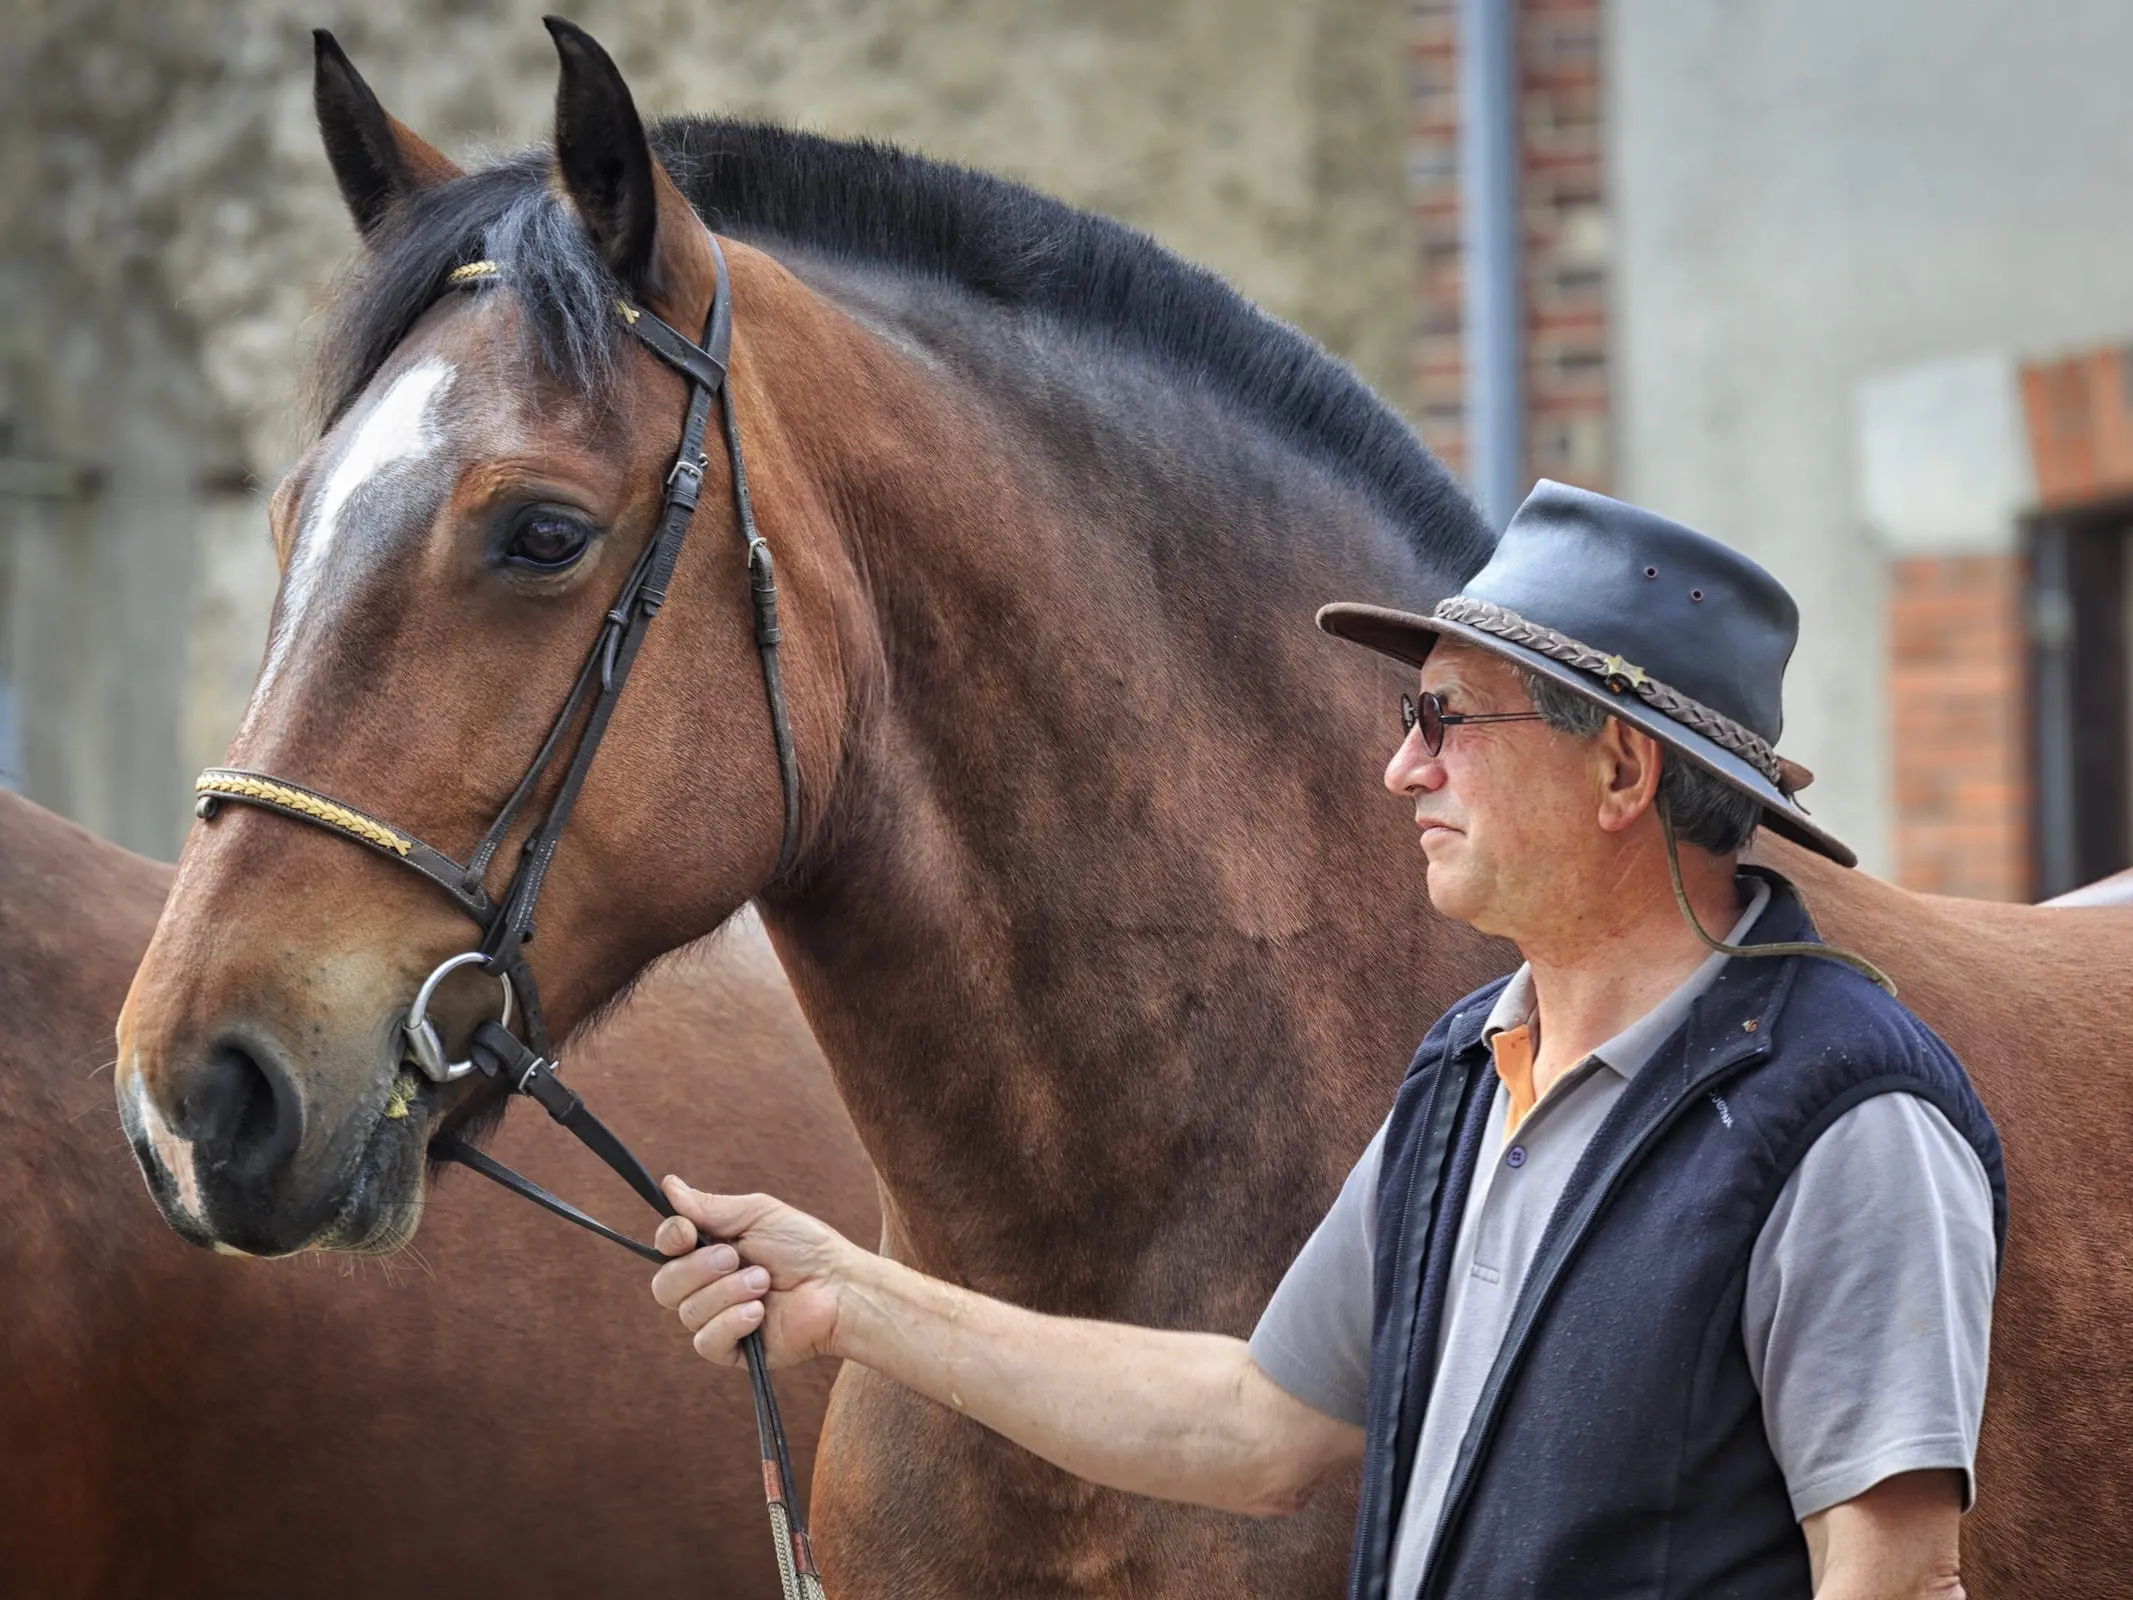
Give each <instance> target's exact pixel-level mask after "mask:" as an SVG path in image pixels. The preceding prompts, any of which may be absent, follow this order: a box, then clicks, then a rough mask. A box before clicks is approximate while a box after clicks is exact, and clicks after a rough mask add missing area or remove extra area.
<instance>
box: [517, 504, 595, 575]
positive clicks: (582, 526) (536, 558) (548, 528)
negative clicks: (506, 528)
mask: <svg viewBox="0 0 2133 1600" xmlns="http://www.w3.org/2000/svg"><path fill="white" fill-rule="evenodd" d="M592 532H593V531H592V529H591V527H589V526H588V525H587V524H586V523H585V522H583V521H581V520H580V519H579V518H577V517H574V516H571V515H570V514H569V513H567V512H563V511H557V510H555V509H554V508H553V507H549V506H532V507H529V508H528V509H527V510H525V511H523V512H521V513H520V514H519V517H518V520H517V521H516V522H514V523H513V524H512V525H511V532H510V536H509V537H508V538H506V539H505V541H504V559H505V560H506V561H510V562H513V563H515V564H516V565H518V566H522V567H534V568H537V569H539V570H540V571H542V572H555V571H558V570H560V569H561V568H564V567H567V566H569V565H570V564H571V563H572V562H574V561H576V560H577V559H578V557H580V556H582V555H583V554H585V547H586V546H587V545H588V544H590V543H591V542H592Z"/></svg>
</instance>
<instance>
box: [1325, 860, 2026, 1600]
mask: <svg viewBox="0 0 2133 1600" xmlns="http://www.w3.org/2000/svg"><path fill="white" fill-rule="evenodd" d="M1774 887H1775V892H1774V893H1773V895H1772V898H1771V902H1770V906H1769V909H1768V910H1766V911H1765V912H1764V913H1763V915H1762V917H1761V918H1760V919H1759V921H1758V922H1757V925H1756V928H1755V931H1754V933H1753V934H1752V935H1751V937H1750V940H1749V942H1750V943H1752V944H1771V943H1778V942H1780V941H1786V940H1795V939H1811V938H1813V937H1814V936H1815V935H1814V928H1813V924H1812V923H1811V922H1810V921H1809V920H1808V917H1807V913H1806V911H1805V909H1804V908H1803V907H1802V906H1801V904H1800V902H1799V899H1798V897H1797V896H1796V895H1795V894H1794V893H1793V892H1792V889H1791V886H1790V885H1788V884H1785V883H1784V882H1783V881H1782V880H1778V881H1777V882H1776V884H1775V886H1774ZM1501 988H1502V984H1501V983H1500V982H1499V983H1497V984H1493V985H1491V986H1490V987H1488V988H1486V989H1483V990H1481V991H1479V992H1478V993H1476V994H1474V995H1471V996H1469V997H1468V998H1467V999H1466V1000H1464V1001H1462V1002H1461V1003H1460V1004H1459V1005H1458V1006H1456V1007H1454V1008H1453V1010H1452V1011H1451V1012H1450V1013H1449V1014H1448V1015H1447V1016H1446V1017H1445V1018H1444V1019H1443V1020H1442V1021H1440V1022H1439V1023H1438V1024H1437V1026H1436V1027H1434V1028H1433V1029H1431V1030H1430V1033H1429V1037H1428V1038H1426V1039H1424V1040H1423V1042H1422V1048H1421V1049H1420V1051H1419V1052H1417V1054H1416V1056H1415V1060H1414V1064H1413V1066H1412V1067H1411V1068H1410V1069H1409V1071H1408V1076H1407V1079H1406V1082H1405V1083H1403V1084H1402V1085H1401V1089H1400V1094H1399V1098H1398V1100H1397V1101H1396V1103H1395V1105H1394V1109H1393V1114H1392V1120H1391V1122H1390V1124H1389V1126H1388V1129H1387V1133H1386V1139H1385V1149H1384V1160H1383V1164H1382V1166H1381V1167H1380V1169H1379V1177H1378V1213H1377V1214H1378V1236H1377V1254H1376V1283H1375V1284H1374V1286H1373V1307H1374V1309H1373V1329H1372V1339H1371V1370H1370V1404H1369V1416H1368V1424H1367V1426H1368V1442H1367V1445H1366V1448H1365V1455H1364V1476H1363V1491H1362V1500H1361V1505H1360V1508H1359V1512H1358V1517H1357V1524H1356V1546H1355V1562H1354V1569H1353V1573H1352V1576H1351V1580H1350V1594H1351V1596H1352V1597H1353V1600H1387V1594H1386V1588H1387V1579H1388V1575H1389V1572H1390V1569H1391V1564H1392V1550H1393V1531H1394V1522H1395V1519H1396V1518H1397V1517H1398V1515H1399V1511H1400V1508H1401V1506H1402V1505H1403V1503H1404V1502H1405V1500H1406V1496H1407V1484H1408V1479H1409V1477H1410V1475H1411V1474H1412V1471H1413V1467H1414V1454H1415V1445H1416V1441H1417V1439H1418V1438H1419V1436H1420V1433H1421V1427H1422V1417H1423V1412H1424V1410H1425V1408H1426V1407H1427V1406H1428V1404H1429V1387H1430V1375H1431V1373H1432V1372H1433V1370H1434V1368H1435V1352H1436V1348H1437V1340H1438V1334H1439V1329H1440V1327H1441V1323H1442V1317H1443V1312H1444V1305H1445V1296H1446V1288H1447V1281H1446V1280H1447V1276H1448V1273H1449V1269H1450V1262H1451V1257H1452V1251H1453V1244H1454V1242H1455V1241H1456V1239H1457V1238H1458V1234H1459V1223H1460V1218H1461V1215H1462V1213H1463V1210H1464V1207H1465V1199H1466V1195H1467V1191H1468V1189H1469V1187H1470V1186H1471V1184H1472V1181H1473V1177H1474V1169H1475V1164H1476V1162H1477V1161H1478V1160H1479V1159H1480V1156H1481V1144H1482V1141H1483V1137H1484V1134H1485V1131H1486V1126H1487V1122H1488V1116H1489V1106H1490V1101H1491V1099H1492V1097H1493V1095H1494V1092H1495V1088H1496V1077H1495V1073H1494V1070H1493V1068H1492V1066H1491V1064H1490V1061H1489V1054H1488V1047H1487V1046H1486V1044H1484V1043H1483V1041H1482V1037H1481V1029H1482V1024H1483V1022H1484V1021H1485V1020H1486V1019H1487V1017H1488V1014H1489V1007H1490V1005H1491V1004H1492V1003H1493V1002H1494V1000H1495V998H1496V994H1497V992H1498V991H1499V990H1500V989H1501ZM1893 1091H1903V1092H1907V1093H1910V1094H1915V1095H1918V1096H1920V1097H1921V1098H1922V1099H1924V1100H1926V1101H1928V1102H1930V1103H1931V1104H1932V1105H1934V1106H1936V1107H1938V1108H1939V1109H1940V1111H1941V1112H1942V1113H1943V1114H1944V1115H1945V1116H1946V1117H1947V1118H1948V1120H1949V1122H1950V1123H1951V1124H1952V1125H1953V1126H1954V1127H1955V1129H1956V1131H1957V1132H1958V1133H1960V1134H1961V1135H1962V1136H1963V1137H1964V1138H1965V1139H1967V1140H1968V1141H1969V1142H1970V1144H1971V1145H1972V1147H1973V1148H1975V1149H1976V1151H1977V1153H1978V1157H1979V1159H1980V1160H1981V1161H1982V1162H1983V1163H1984V1167H1985V1172H1986V1176H1987V1177H1988V1178H1989V1179H1990V1181H1991V1184H1992V1196H1993V1212H1994V1224H1995V1227H1996V1229H1997V1230H1998V1236H1999V1239H2000V1241H2001V1243H2002V1244H2003V1245H2004V1243H2005V1238H2006V1217H2007V1190H2006V1184H2005V1180H2004V1178H2003V1176H2002V1173H2001V1166H2000V1145H1999V1139H1998V1137H1997V1136H1996V1135H1995V1133H1994V1132H1993V1128H1992V1123H1991V1120H1990V1119H1989V1118H1988V1117H1987V1116H1986V1114H1985V1109H1984V1107H1983V1106H1982V1105H1980V1104H1979V1103H1978V1099H1977V1096H1976V1094H1975V1093H1974V1092H1973V1091H1972V1089H1971V1087H1970V1082H1969V1079H1968V1078H1967V1077H1965V1076H1964V1073H1963V1069H1962V1067H1961V1066H1960V1065H1959V1064H1958V1063H1957V1061H1956V1059H1955V1057H1954V1055H1953V1054H1951V1053H1950V1051H1949V1050H1948V1048H1947V1046H1946V1045H1944V1044H1942V1043H1941V1041H1940V1040H1939V1039H1938V1038H1937V1037H1935V1036H1934V1034H1933V1033H1932V1032H1931V1031H1930V1030H1929V1029H1928V1028H1927V1027H1926V1026H1925V1024H1924V1023H1922V1022H1920V1021H1919V1020H1918V1019H1917V1018H1916V1017H1914V1016H1912V1015H1911V1013H1910V1012H1909V1011H1907V1010H1905V1009H1904V1008H1903V1007H1902V1006H1901V1005H1899V1004H1897V1003H1896V1002H1895V1001H1893V1000H1891V999H1889V998H1888V997H1887V996H1886V995H1884V994H1883V993H1882V992H1881V991H1880V990H1879V989H1877V988H1875V987H1874V985H1873V984H1871V983H1870V982H1868V981H1867V980H1866V979H1865V978H1863V977H1861V976H1860V975H1859V974H1858V973H1856V972H1854V971H1852V970H1851V969H1850V968H1848V967H1845V966H1842V965H1840V964H1839V963H1837V962H1834V961H1826V960H1821V959H1817V958H1813V957H1798V956H1795V957H1789V958H1769V959H1762V960H1745V961H1744V960H1735V961H1733V962H1731V963H1729V964H1728V966H1727V967H1726V969H1725V972H1724V974H1723V976H1722V978H1721V981H1720V982H1719V983H1717V984H1716V985H1714V986H1713V987H1712V989H1711V990H1710V991H1708V992H1707V993H1706V994H1705V995H1704V996H1703V997H1702V998H1701V999H1699V1000H1698V1001H1697V1002H1696V1004H1695V1006H1694V1007H1693V1009H1692V1010H1691V1012H1690V1015H1689V1018H1688V1020H1687V1022H1686V1023H1684V1025H1683V1026H1682V1028H1681V1029H1680V1031H1679V1032H1677V1033H1676V1034H1675V1035H1674V1036H1673V1037H1672V1038H1671V1039H1670V1040H1668V1041H1667V1043H1665V1044H1664V1045H1662V1046H1661V1047H1660V1048H1659V1050H1658V1051H1657V1052H1656V1053H1655V1054H1654V1055H1653V1056H1652V1058H1651V1060H1650V1062H1649V1063H1648V1064H1647V1065H1646V1066H1645V1067H1644V1069H1643V1070H1642V1071H1641V1072H1639V1073H1638V1074H1637V1076H1636V1077H1635V1078H1634V1079H1633V1080H1632V1081H1631V1083H1630V1085H1629V1086H1628V1088H1627V1089H1626V1090H1625V1091H1624V1092H1623V1094H1622V1096H1621V1098H1620V1099H1619V1100H1618V1101H1617V1102H1616V1104H1615V1106H1614V1108H1613V1110H1612V1111H1610V1112H1609V1114H1608V1117H1607V1120H1606V1121H1605V1122H1603V1123H1602V1124H1601V1126H1600V1128H1599V1130H1598V1132H1597V1133H1595V1135H1594V1136H1593V1141H1592V1144H1591V1146H1590V1147H1589V1148H1588V1149H1587V1150H1586V1152H1585V1154H1584V1156H1583V1157H1582V1158H1581V1160H1580V1162H1579V1165H1578V1168H1577V1170H1576V1172H1575V1173H1574V1174H1573V1176H1572V1178H1571V1180H1570V1185H1569V1187H1568V1189H1567V1190H1565V1192H1564V1194H1563V1198H1562V1201H1561V1203H1560V1204H1559V1205H1558V1207H1557V1209H1556V1212H1555V1215H1554V1216H1553V1217H1552V1218H1550V1220H1549V1223H1548V1227H1547V1230H1546V1233H1545V1234H1544V1236H1543V1238H1542V1240H1541V1244H1540V1247H1539V1251H1538V1253H1537V1254H1536V1256H1535V1258H1534V1262H1533V1266H1532V1269H1531V1271H1530V1273H1529V1274H1528V1276H1527V1279H1526V1282H1525V1285H1524V1287H1523V1288H1522V1290H1521V1291H1520V1294H1519V1299H1518V1304H1517V1307H1516V1309H1515V1310H1514V1312H1513V1314H1512V1319H1511V1325H1510V1327H1509V1329H1508V1330H1507V1332H1506V1334H1505V1337H1504V1344H1503V1347H1502V1349H1501V1350H1500V1351H1499V1352H1498V1355H1497V1358H1496V1364H1495V1366H1494V1368H1493V1370H1492V1371H1491V1373H1490V1376H1489V1379H1488V1382H1487V1384H1486V1385H1485V1387H1484V1388H1483V1390H1482V1393H1481V1396H1480V1399H1479V1400H1478V1402H1477V1403H1476V1406H1475V1411H1474V1418H1473V1421H1472V1422H1471V1424H1470V1425H1469V1427H1468V1429H1467V1435H1466V1439H1465V1441H1464V1443H1463V1445H1462V1446H1461V1449H1460V1454H1459V1458H1458V1462H1457V1465H1456V1466H1455V1467H1454V1469H1453V1473H1452V1479H1451V1484H1450V1486H1449V1488H1448V1490H1447V1492H1446V1495H1445V1502H1444V1511H1443V1514H1442V1518H1441V1520H1440V1522H1439V1524H1438V1527H1437V1530H1436V1535H1435V1539H1434V1541H1433V1543H1432V1545H1431V1547H1430V1557H1429V1561H1428V1565H1427V1570H1426V1572H1425V1574H1424V1576H1423V1580H1422V1590H1421V1593H1422V1597H1423V1600H1499V1597H1501V1600H1510V1597H1512V1596H1518V1597H1523V1600H1533V1597H1546V1600H1555V1597H1571V1596H1574V1597H1576V1600H1612V1597H1622V1600H1627V1597H1630V1596H1635V1597H1637V1600H1661V1597H1673V1596H1679V1597H1682V1600H1690V1597H1694V1600H1711V1597H1718V1596H1726V1597H1733V1600H1806V1597H1807V1596H1808V1595H1809V1593H1810V1588H1811V1585H1810V1582H1809V1578H1808V1566H1807V1546H1806V1541H1805V1539H1804V1538H1803V1537H1802V1535H1801V1533H1800V1530H1799V1525H1798V1524H1797V1523H1796V1522H1795V1521H1794V1520H1793V1516H1792V1507H1791V1501H1790V1499H1789V1497H1788V1496H1787V1493H1786V1488H1785V1481H1784V1478H1783V1475H1782V1474H1781V1473H1780V1472H1779V1470H1778V1465H1777V1461H1776V1459H1775V1458H1774V1457H1773V1456H1772V1454H1771V1450H1770V1442H1769V1439H1768V1438H1767V1437H1766V1436H1765V1434H1764V1431H1763V1419H1762V1405H1761V1398H1760V1396H1759V1395H1758V1393H1757V1391H1756V1388H1755V1384H1754V1381H1753V1379H1752V1378H1751V1377H1750V1376H1749V1372H1748V1360H1747V1352H1746V1349H1745V1347H1744V1345H1743V1343H1742V1340H1741V1332H1740V1320H1741V1301H1742V1296H1743V1294H1744V1292H1745V1289H1746V1284H1747V1270H1748V1257H1749V1252H1750V1251H1751V1250H1752V1249H1753V1248H1754V1245H1755V1241H1756V1237H1757V1235H1758V1234H1759V1233H1760V1232H1761V1231H1762V1226H1763V1222H1764V1220H1765V1219H1766V1218H1767V1217H1768V1216H1769V1214H1770V1209H1771V1207H1772V1205H1774V1204H1775V1203H1776V1200H1777V1197H1778V1192H1779V1191H1780V1190H1781V1189H1782V1188H1783V1187H1784V1185H1785V1180H1786V1179H1787V1178H1788V1177H1789V1176H1790V1175H1791V1173H1792V1170H1793V1168H1794V1167H1795V1166H1797V1165H1798V1164H1799V1161H1800V1158H1801V1157H1802V1156H1803V1155H1805V1154H1806V1152H1807V1149H1808V1147H1809V1146H1810V1145H1811V1144H1813V1142H1814V1141H1815V1139H1816V1138H1818V1137H1819V1136H1820V1135H1821V1133H1822V1132H1823V1130H1824V1129H1826V1128H1828V1127H1829V1125H1830V1124H1831V1123H1832V1122H1834V1121H1835V1120H1836V1119H1837V1118H1838V1117H1840V1116H1842V1115H1843V1114H1844V1113H1845V1112H1846V1111H1848V1110H1850V1109H1851V1108H1852V1107H1853V1106H1855V1105H1857V1104H1859V1103H1860V1102H1861V1101H1862V1100H1865V1099H1868V1098H1869V1097H1871V1096H1874V1095H1878V1094H1887V1093H1890V1092H1893ZM1714 1097H1721V1098H1723V1100H1724V1101H1725V1107H1724V1111H1725V1115H1723V1116H1722V1115H1721V1114H1720V1108H1719V1107H1718V1106H1717V1105H1716V1104H1715V1103H1714Z"/></svg>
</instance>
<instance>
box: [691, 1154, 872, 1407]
mask: <svg viewBox="0 0 2133 1600" xmlns="http://www.w3.org/2000/svg"><path fill="white" fill-rule="evenodd" d="M662 1187H663V1188H664V1189H665V1190H666V1193H667V1199H668V1201H669V1202H671V1203H672V1205H673V1207H674V1209H675V1210H676V1211H678V1212H680V1213H681V1215H680V1216H676V1217H669V1218H667V1220H666V1221H664V1222H662V1223H661V1224H660V1225H659V1233H658V1235H657V1241H656V1242H657V1243H658V1245H659V1248H660V1249H662V1250H664V1251H665V1252H666V1253H667V1254H668V1255H670V1256H674V1257H677V1258H678V1259H676V1260H673V1261H669V1262H668V1263H667V1264H666V1265H665V1266H663V1267H661V1268H660V1269H659V1271H658V1272H657V1273H655V1274H653V1277H652V1298H653V1299H655V1300H657V1301H658V1302H659V1303H660V1304H661V1305H663V1306H665V1307H666V1308H667V1309H668V1310H669V1311H672V1312H675V1313H677V1314H678V1315H679V1316H680V1318H681V1325H682V1326H683V1327H684V1328H687V1329H688V1330H689V1332H690V1333H692V1334H693V1335H695V1338H694V1340H693V1343H694V1344H695V1347H696V1353H697V1354H698V1355H700V1356H702V1357H703V1358H704V1359H705V1360H706V1361H715V1362H717V1363H719V1364H720V1365H721V1366H729V1367H731V1366H738V1365H739V1364H740V1353H739V1346H740V1342H741V1340H742V1339H743V1338H745V1337H746V1336H747V1335H749V1334H751V1333H754V1332H755V1331H756V1330H757V1329H758V1328H760V1329H762V1332H763V1349H764V1352H765V1353H766V1354H767V1355H768V1356H769V1357H770V1364H771V1365H772V1366H774V1367H782V1366H786V1365H788V1364H790V1363H791V1362H795V1361H805V1360H807V1359H808V1358H810V1357H812V1356H821V1355H832V1354H837V1353H838V1352H837V1351H836V1349H835V1340H836V1336H837V1320H838V1315H837V1314H838V1296H839V1294H840V1293H841V1292H842V1290H843V1289H844V1288H846V1287H847V1286H848V1284H849V1282H850V1271H849V1269H850V1268H851V1267H852V1266H854V1265H858V1264H861V1263H863V1262H864V1261H868V1260H872V1259H874V1257H873V1256H872V1254H871V1253H870V1252H868V1251H864V1250H861V1249H859V1248H858V1246H856V1245H854V1244H853V1243H852V1242H851V1241H850V1240H849V1239H847V1238H845V1237H844V1236H843V1235H842V1234H840V1233H838V1232H837V1231H836V1230H835V1229H833V1228H831V1227H829V1226H828V1225H827V1224H824V1223H820V1222H817V1221H816V1220H815V1219H814V1218H813V1217H810V1216H808V1215H807V1214H806V1213H805V1212H802V1211H796V1210H794V1209H793V1208H792V1207H791V1206H789V1205H786V1204H785V1203H784V1202H782V1201H779V1200H773V1199H771V1198H770V1197H769V1196H768V1195H760V1194H751V1195H721V1194H702V1193H700V1192H698V1191H697V1190H695V1189H692V1188H690V1187H689V1186H688V1185H687V1184H685V1183H683V1182H682V1181H681V1179H679V1178H673V1177H670V1178H668V1179H667V1180H666V1181H665V1183H664V1184H663V1185H662ZM698 1229H701V1230H702V1231H703V1232H704V1233H705V1234H706V1235H708V1236H709V1237H711V1238H713V1239H718V1240H726V1241H730V1242H729V1243H720V1244H712V1245H706V1246H704V1247H702V1248H698V1246H697V1242H696V1237H697V1230H698ZM743 1263H746V1265H743ZM840 1269H844V1270H840ZM766 1315H767V1317H768V1321H766V1320H765V1317H766Z"/></svg>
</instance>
